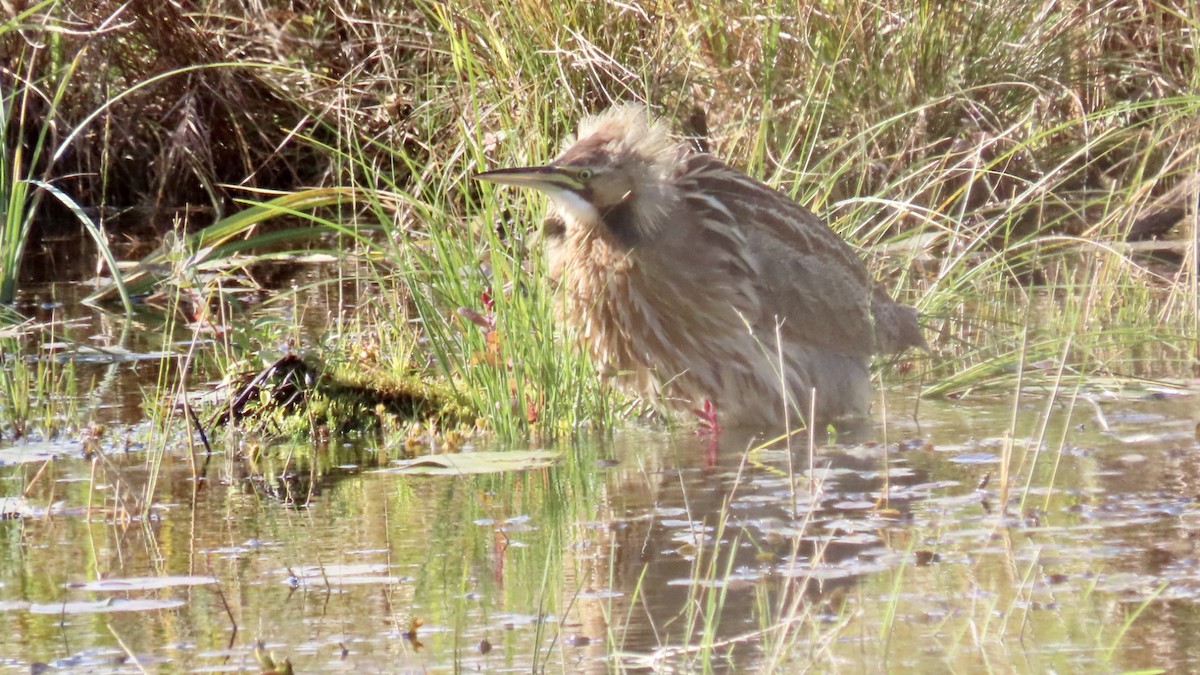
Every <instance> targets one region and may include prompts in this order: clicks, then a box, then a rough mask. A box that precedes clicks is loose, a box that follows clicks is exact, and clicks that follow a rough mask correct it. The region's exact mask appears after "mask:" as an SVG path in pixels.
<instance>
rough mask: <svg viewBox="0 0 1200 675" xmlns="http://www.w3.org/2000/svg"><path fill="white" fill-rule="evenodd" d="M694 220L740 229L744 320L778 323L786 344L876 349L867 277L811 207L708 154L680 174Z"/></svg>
mask: <svg viewBox="0 0 1200 675" xmlns="http://www.w3.org/2000/svg"><path fill="white" fill-rule="evenodd" d="M677 180H679V182H680V187H681V189H682V191H683V193H684V194H691V195H695V197H693V198H692V199H689V200H688V204H689V206H690V208H692V209H693V210H695V211H696V212H697V216H696V218H697V219H704V220H707V221H724V223H725V224H726V226H727V227H728V228H730V229H731V230H735V231H737V232H739V233H740V235H741V236H740V237H739V238H740V239H742V240H743V242H744V243H743V248H744V254H743V255H745V256H746V257H747V259H748V260H750V261H752V262H751V264H750V265H749V267H751V268H753V269H754V273H755V276H756V278H755V279H754V284H755V289H756V291H757V296H758V302H757V303H756V304H757V307H756V308H755V311H756V314H755V315H754V316H750V317H747V318H748V319H749V320H750V322H751V324H752V325H754V326H755V328H756V329H757V330H758V331H759V332H760V333H767V334H768V335H773V334H774V331H775V325H776V322H781V324H782V326H781V331H782V332H783V334H784V336H785V337H786V338H788V339H789V341H794V342H798V343H802V344H807V345H812V346H815V347H821V348H825V349H829V350H830V351H835V352H838V353H842V354H849V355H864V356H865V355H869V354H871V353H872V352H874V351H875V349H874V348H873V346H874V344H875V340H874V333H873V326H872V320H871V299H872V293H873V282H872V280H871V278H870V276H869V275H868V274H867V270H866V267H865V266H864V265H863V263H862V261H861V260H859V258H858V255H857V254H856V253H855V251H854V249H853V248H851V247H850V245H849V244H847V243H846V242H845V241H844V240H843V239H842V238H841V237H840V236H838V235H837V233H836V232H834V231H833V230H831V229H830V228H829V227H828V226H827V225H825V224H824V223H822V222H821V221H820V219H819V218H817V217H816V216H815V215H814V214H813V213H812V212H811V211H809V210H808V209H805V208H804V207H802V206H800V205H799V204H797V203H796V202H794V201H792V200H791V199H789V198H788V197H787V196H786V195H784V194H783V193H781V192H779V191H777V190H774V189H772V188H770V187H769V186H767V185H765V184H763V183H761V182H759V181H756V180H754V179H753V178H750V177H749V176H746V175H745V174H743V173H742V172H740V171H737V170H736V169H733V168H731V167H729V166H728V165H726V164H724V163H723V162H721V161H720V160H718V159H716V158H714V157H712V156H711V155H701V154H697V155H694V156H692V157H690V158H689V160H688V162H687V164H686V171H685V172H684V173H682V174H681V175H680V176H678V178H677Z"/></svg>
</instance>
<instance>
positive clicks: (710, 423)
mask: <svg viewBox="0 0 1200 675" xmlns="http://www.w3.org/2000/svg"><path fill="white" fill-rule="evenodd" d="M692 412H693V413H695V414H696V416H697V417H699V418H700V428H699V429H696V433H697V434H708V435H711V436H719V435H720V434H721V425H720V423H718V422H717V406H715V405H713V402H712V399H710V398H706V399H704V405H703V406H701V407H700V408H697V409H695V410H693V411H692Z"/></svg>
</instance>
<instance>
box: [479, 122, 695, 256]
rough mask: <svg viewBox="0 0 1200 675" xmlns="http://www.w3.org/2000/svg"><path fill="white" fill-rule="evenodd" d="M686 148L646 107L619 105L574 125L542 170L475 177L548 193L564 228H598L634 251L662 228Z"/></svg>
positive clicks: (496, 173)
mask: <svg viewBox="0 0 1200 675" xmlns="http://www.w3.org/2000/svg"><path fill="white" fill-rule="evenodd" d="M685 153H686V150H685V149H684V147H683V146H682V145H680V144H679V143H676V142H675V141H673V140H672V139H671V137H670V135H669V133H668V132H667V131H666V129H665V128H663V127H662V125H661V124H659V123H658V122H656V121H653V120H651V119H650V118H649V116H648V115H647V114H646V110H645V108H643V107H641V106H637V105H624V106H618V107H615V108H611V109H609V110H607V111H605V112H603V113H601V114H599V115H596V116H594V117H591V118H589V119H587V120H585V121H584V122H583V124H581V125H580V129H579V137H578V140H569V141H567V143H566V144H565V147H564V150H563V152H562V153H561V154H560V155H559V156H558V157H557V158H555V159H554V160H553V161H552V162H550V163H549V164H547V165H545V166H531V167H520V168H512V169H498V170H496V171H488V172H486V173H481V174H478V175H476V176H475V178H476V179H477V180H483V181H488V182H491V183H497V184H500V185H516V186H520V187H530V188H533V189H535V190H539V191H541V192H544V193H546V194H547V195H548V196H549V197H550V199H551V200H552V201H553V202H554V204H555V206H557V207H558V209H559V210H560V211H562V212H563V214H564V215H566V216H568V218H567V219H566V220H567V227H568V228H570V227H572V226H575V227H582V228H603V229H604V231H606V232H607V233H608V234H609V235H610V236H611V238H612V239H613V240H614V241H615V242H616V243H618V244H620V245H622V246H624V247H626V248H632V247H633V246H635V245H637V243H638V242H640V241H642V240H643V239H644V238H646V237H648V236H652V235H653V234H654V232H655V231H657V229H658V228H659V227H660V223H661V220H662V215H663V214H665V212H666V206H667V204H668V203H669V202H670V200H671V199H672V198H673V195H672V192H671V191H672V186H671V184H670V176H671V175H672V173H673V171H674V170H675V169H676V167H677V166H678V165H679V163H680V161H681V160H682V158H683V156H684V154H685Z"/></svg>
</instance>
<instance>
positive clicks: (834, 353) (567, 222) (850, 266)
mask: <svg viewBox="0 0 1200 675" xmlns="http://www.w3.org/2000/svg"><path fill="white" fill-rule="evenodd" d="M474 178H476V179H478V180H481V181H486V182H490V183H493V184H498V185H509V186H518V187H524V188H532V189H535V190H538V191H540V192H542V193H545V194H546V195H548V196H549V198H550V203H551V204H550V210H549V211H548V212H547V216H546V218H545V221H544V224H543V230H542V237H543V239H544V241H545V249H546V255H547V258H548V265H547V269H548V273H549V276H550V280H551V282H552V283H553V285H554V286H556V287H557V288H558V289H560V290H561V291H563V292H564V296H565V297H564V298H563V302H562V303H560V306H561V307H562V311H561V313H562V315H563V316H562V318H563V319H565V322H566V323H567V324H568V325H569V326H570V327H571V328H572V329H573V330H574V332H575V333H576V334H577V336H578V337H579V338H580V339H581V340H582V341H583V343H584V344H585V345H586V348H587V351H588V352H589V354H590V356H591V358H592V359H593V361H594V363H595V365H596V366H597V367H598V369H599V371H600V372H601V373H602V374H604V375H605V376H606V377H607V378H608V379H610V380H611V381H612V382H613V383H615V384H616V385H618V386H619V387H620V388H623V389H625V390H627V391H629V392H630V393H633V394H634V395H637V396H640V397H642V398H643V399H646V400H648V401H649V402H651V403H652V404H653V405H655V406H657V407H659V408H665V409H667V410H668V411H669V410H679V411H687V410H692V411H696V412H698V413H700V412H701V411H703V413H702V417H705V418H706V419H709V422H710V423H711V424H712V426H714V427H716V426H717V425H718V424H719V425H720V427H722V428H727V427H741V428H746V427H751V428H780V427H782V426H785V425H790V424H791V423H792V421H793V420H794V421H796V422H805V423H807V424H810V425H812V424H822V423H830V422H833V421H835V420H841V419H855V418H858V419H863V418H866V417H868V416H869V410H870V404H871V399H872V396H873V391H872V387H871V376H870V371H869V363H870V359H871V358H872V355H874V354H895V353H899V352H902V351H904V350H906V349H908V348H910V347H916V348H926V342H925V339H924V337H923V335H922V333H921V329H920V327H919V325H918V315H917V312H916V310H915V309H914V308H912V307H909V306H906V305H902V304H900V303H897V302H895V301H893V300H892V299H891V298H890V297H889V295H888V294H887V292H886V291H885V290H884V289H882V288H881V287H880V286H878V285H877V284H876V283H875V282H874V280H873V278H872V277H871V275H870V274H869V273H868V271H867V268H866V266H865V265H864V263H863V262H862V260H861V259H860V258H859V256H858V254H857V253H856V251H855V249H854V248H853V247H851V246H850V244H848V243H847V242H846V241H845V240H844V239H842V237H840V236H839V235H838V234H837V233H836V232H834V230H833V229H831V228H830V227H829V226H828V225H826V224H825V223H823V222H822V221H821V220H820V219H819V218H818V217H817V216H816V215H815V214H813V213H812V212H811V211H809V210H808V209H806V208H804V207H803V206H801V205H800V204H798V203H797V202H795V201H794V200H793V199H791V198H790V197H788V196H787V195H786V194H784V193H782V192H780V191H778V190H776V189H774V188H772V187H770V186H768V185H766V184H765V183H763V182H761V181H759V180H756V179H754V178H752V177H750V176H748V175H747V174H745V173H743V172H742V171H740V170H738V169H736V168H734V167H732V166H730V165H729V164H726V163H725V162H723V161H721V160H720V159H718V158H717V157H716V156H714V155H712V154H709V153H707V152H702V151H699V150H697V149H696V148H694V147H693V146H692V145H689V144H688V143H687V142H685V141H683V140H680V139H677V138H676V137H674V136H673V135H672V133H671V131H670V129H669V127H668V125H667V123H666V122H664V121H663V120H662V119H660V118H658V117H656V116H654V115H652V114H651V113H650V112H649V111H648V109H647V108H646V107H645V106H644V105H642V104H638V103H627V104H619V105H616V106H613V107H610V108H609V109H607V110H605V111H602V112H600V113H598V114H595V115H592V116H589V117H586V118H584V119H583V121H582V122H581V123H580V125H579V130H578V133H577V134H576V135H575V136H573V137H570V138H568V139H566V141H565V142H564V144H563V147H562V150H561V152H560V154H559V155H558V156H557V157H556V158H554V159H553V160H551V161H550V162H549V163H548V164H545V165H543V166H528V167H517V168H503V169H496V170H492V171H486V172H483V173H479V174H475V175H474ZM718 419H719V422H718Z"/></svg>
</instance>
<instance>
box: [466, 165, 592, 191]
mask: <svg viewBox="0 0 1200 675" xmlns="http://www.w3.org/2000/svg"><path fill="white" fill-rule="evenodd" d="M472 178H474V179H475V180H482V181H487V182H489V183H496V184H497V185H516V186H518V187H529V188H533V189H535V190H541V191H543V192H549V191H554V190H578V189H579V188H580V187H581V186H580V185H579V183H578V182H576V180H575V179H574V178H572V177H571V176H570V175H568V174H566V173H563V172H562V171H560V170H559V169H558V168H557V167H554V166H522V167H516V168H512V169H496V170H495V171H485V172H484V173H477V174H475V175H474V176H472Z"/></svg>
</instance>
